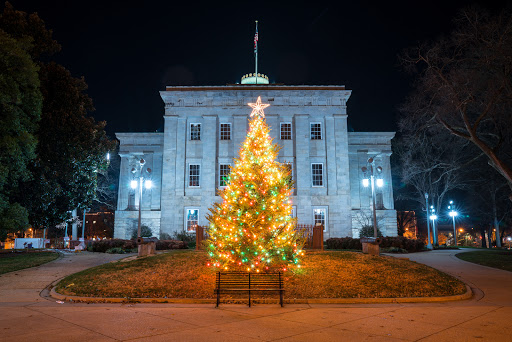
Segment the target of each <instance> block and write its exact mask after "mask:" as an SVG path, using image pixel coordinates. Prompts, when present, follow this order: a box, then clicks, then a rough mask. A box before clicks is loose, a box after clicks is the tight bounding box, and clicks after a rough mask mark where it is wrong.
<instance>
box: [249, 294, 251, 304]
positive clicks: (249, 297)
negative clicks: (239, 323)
mask: <svg viewBox="0 0 512 342" xmlns="http://www.w3.org/2000/svg"><path fill="white" fill-rule="evenodd" d="M249 307H251V290H249Z"/></svg>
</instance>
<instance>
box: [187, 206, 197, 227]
mask: <svg viewBox="0 0 512 342" xmlns="http://www.w3.org/2000/svg"><path fill="white" fill-rule="evenodd" d="M198 225H199V209H197V208H186V209H185V230H186V231H187V232H195V231H196V227H197V226H198Z"/></svg>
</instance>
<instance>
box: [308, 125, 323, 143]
mask: <svg viewBox="0 0 512 342" xmlns="http://www.w3.org/2000/svg"><path fill="white" fill-rule="evenodd" d="M310 131H311V140H322V124H321V123H320V122H312V123H311V124H310Z"/></svg>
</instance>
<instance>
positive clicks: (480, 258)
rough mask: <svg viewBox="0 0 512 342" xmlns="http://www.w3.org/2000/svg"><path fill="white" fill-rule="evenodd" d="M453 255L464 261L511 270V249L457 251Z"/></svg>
mask: <svg viewBox="0 0 512 342" xmlns="http://www.w3.org/2000/svg"><path fill="white" fill-rule="evenodd" d="M455 256H456V257H457V258H459V259H461V260H464V261H469V262H472V263H475V264H479V265H484V266H489V267H494V268H499V269H500V270H506V271H510V272H512V251H509V250H503V249H498V250H487V251H485V250H484V251H478V252H466V253H459V254H456V255H455Z"/></svg>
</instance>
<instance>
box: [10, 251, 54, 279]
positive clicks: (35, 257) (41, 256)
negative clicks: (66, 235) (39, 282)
mask: <svg viewBox="0 0 512 342" xmlns="http://www.w3.org/2000/svg"><path fill="white" fill-rule="evenodd" d="M58 257H59V253H55V252H38V251H30V252H25V251H16V252H11V251H9V252H2V253H0V274H4V273H8V272H14V271H19V270H22V269H24V268H30V267H35V266H39V265H42V264H46V263H47V262H50V261H53V260H55V259H57V258H58Z"/></svg>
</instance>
